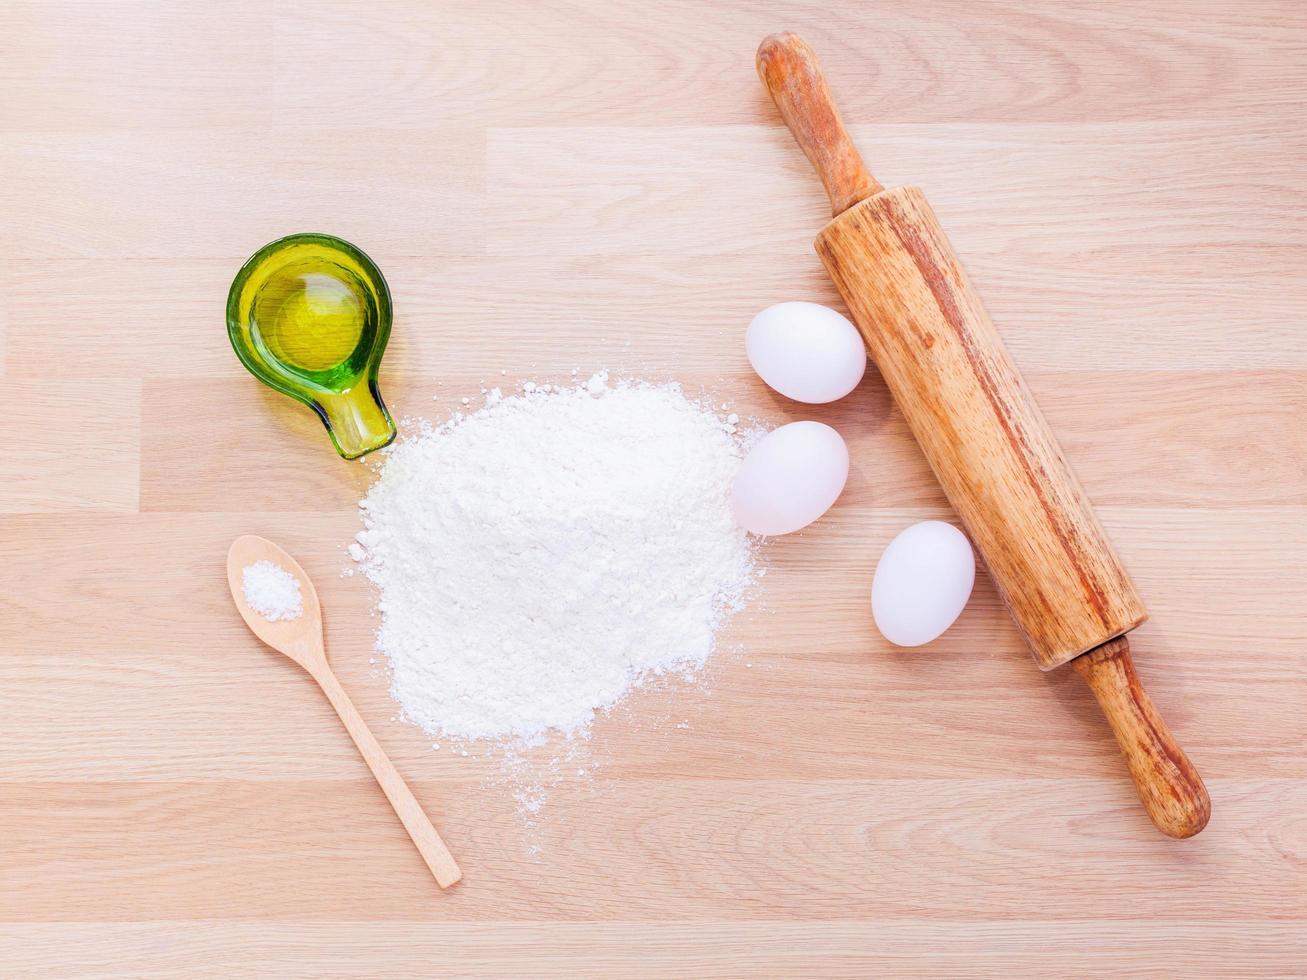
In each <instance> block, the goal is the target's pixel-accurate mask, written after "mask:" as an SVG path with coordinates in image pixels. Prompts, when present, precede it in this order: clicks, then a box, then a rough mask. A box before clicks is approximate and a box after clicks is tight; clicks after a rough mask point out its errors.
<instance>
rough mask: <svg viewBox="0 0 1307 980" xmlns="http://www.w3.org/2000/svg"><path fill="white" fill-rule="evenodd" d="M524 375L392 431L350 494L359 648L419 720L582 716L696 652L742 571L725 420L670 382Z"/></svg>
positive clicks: (504, 726)
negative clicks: (520, 387)
mask: <svg viewBox="0 0 1307 980" xmlns="http://www.w3.org/2000/svg"><path fill="white" fill-rule="evenodd" d="M526 388H527V390H526V392H525V393H524V394H521V395H515V396H511V397H500V394H499V392H498V390H495V391H492V392H491V393H490V395H489V396H488V397H487V399H486V405H485V407H484V408H482V409H480V410H478V411H476V412H474V413H472V414H470V415H466V416H462V415H460V416H456V417H455V418H454V419H453V420H452V421H450V422H449V423H447V424H445V425H443V426H441V427H439V428H435V429H428V430H426V431H424V432H422V433H421V434H419V435H417V436H416V437H414V438H411V439H408V440H406V441H403V442H401V443H399V444H398V445H397V446H396V447H394V448H393V449H392V450H390V452H389V454H388V456H387V457H386V459H385V462H384V464H383V466H382V469H381V475H380V478H379V480H378V482H377V483H376V484H375V485H374V486H373V487H372V489H371V490H370V491H369V493H368V495H367V497H366V498H365V499H364V500H363V501H362V502H361V504H360V507H361V508H362V515H363V522H364V530H363V531H362V532H361V533H360V534H359V536H358V545H359V547H356V548H354V549H352V553H353V554H354V556H355V558H356V559H359V560H361V561H362V562H363V567H364V570H365V571H366V573H367V575H368V576H369V577H370V578H371V579H372V581H373V582H375V583H376V585H377V587H378V588H379V590H380V597H379V601H378V609H379V611H380V613H381V626H380V629H379V631H378V634H377V647H378V649H380V650H381V651H382V652H383V653H384V654H385V655H386V657H387V658H388V659H389V662H390V667H391V676H392V684H393V686H392V693H393V694H394V697H395V699H396V700H397V701H398V702H399V704H400V705H401V707H402V709H403V716H404V717H405V718H406V719H408V720H410V721H412V722H416V723H417V724H419V725H421V726H422V728H423V729H425V730H426V731H427V732H429V733H430V734H432V735H433V736H445V737H451V738H453V739H456V740H457V739H507V738H527V739H530V738H533V737H536V736H540V735H543V734H545V733H547V732H550V731H558V732H563V733H573V732H576V731H578V730H580V729H584V728H585V727H586V726H587V725H588V724H589V723H590V721H591V720H592V719H593V718H594V716H595V714H596V712H598V711H602V710H604V709H606V708H609V707H611V706H612V705H614V704H616V703H617V702H618V701H620V700H621V699H622V697H623V696H624V695H625V694H626V693H627V692H628V691H630V690H631V689H632V688H633V687H634V686H636V685H638V684H639V683H640V682H641V681H642V680H643V679H645V678H647V677H650V676H654V675H658V674H662V673H665V672H667V671H676V672H692V671H693V670H694V669H695V668H696V667H698V666H700V665H702V664H703V663H704V662H705V661H706V660H707V659H708V657H709V655H710V654H711V653H712V650H713V642H714V634H715V632H716V630H717V628H718V627H719V626H720V625H721V623H722V621H723V619H724V617H725V616H726V615H728V614H729V613H730V612H731V611H733V610H735V609H736V608H738V607H739V605H740V604H741V602H742V599H743V593H744V590H745V588H746V586H747V585H748V584H749V582H750V580H751V577H752V573H753V553H752V550H751V545H750V543H749V539H748V537H747V535H746V534H745V532H744V531H742V530H740V529H739V528H737V527H736V526H735V523H734V521H733V520H732V517H731V511H730V506H729V502H728V497H729V489H730V484H731V480H732V479H733V477H734V475H735V471H736V468H737V467H738V465H739V462H740V458H741V451H740V447H739V444H738V441H737V438H736V436H735V435H734V431H735V427H734V426H733V425H730V424H728V423H727V422H725V421H724V420H723V419H721V418H719V417H718V416H717V415H716V414H715V413H714V412H713V411H712V410H711V409H709V408H707V407H704V406H702V405H699V404H696V403H695V402H692V401H690V400H689V399H687V398H686V397H685V396H684V395H683V394H682V393H681V390H680V388H679V387H677V386H675V385H660V386H654V385H647V384H638V383H623V384H620V385H615V386H609V385H608V383H607V378H606V376H605V375H602V374H600V375H596V376H595V377H593V378H591V379H590V381H589V382H587V383H585V384H581V385H578V386H577V387H574V388H562V387H557V386H549V385H542V386H540V387H536V386H534V385H528V386H526ZM731 421H734V419H732V420H731Z"/></svg>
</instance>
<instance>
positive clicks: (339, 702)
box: [313, 668, 463, 888]
mask: <svg viewBox="0 0 1307 980" xmlns="http://www.w3.org/2000/svg"><path fill="white" fill-rule="evenodd" d="M313 679H314V680H316V681H317V682H318V684H319V686H320V687H321V688H322V692H323V693H324V694H326V695H327V700H328V701H330V702H331V706H332V707H333V708H335V709H336V714H338V715H340V720H341V721H343V722H344V723H345V730H346V731H348V732H349V734H350V738H352V739H354V744H355V745H357V746H358V749H359V753H360V754H361V755H362V756H363V761H364V762H366V763H367V764H368V768H369V769H371V770H372V775H374V776H376V777H377V782H378V783H380V784H381V789H382V790H383V791H384V792H385V794H386V799H388V800H390V805H391V806H392V807H394V808H395V813H396V814H397V815H398V816H399V819H400V822H401V823H402V824H403V825H404V829H405V830H407V831H408V835H409V836H410V837H412V838H413V843H414V844H415V845H416V846H417V849H418V852H419V853H420V854H421V855H422V859H423V860H424V861H426V863H427V867H428V868H430V869H431V873H432V874H433V875H434V876H435V878H436V882H437V884H439V885H440V887H441V888H448V887H449V886H450V885H452V884H454V883H455V882H456V881H458V880H459V879H460V878H462V877H463V872H462V871H460V870H459V869H458V864H457V863H455V861H454V856H453V855H452V854H450V853H449V848H448V847H446V846H445V842H444V841H443V840H441V839H440V835H439V834H438V833H436V828H435V827H433V826H431V821H430V820H428V819H427V815H426V813H425V812H424V811H423V809H422V805H421V804H420V803H418V801H417V799H416V798H415V797H414V796H413V791H412V790H410V789H409V788H408V783H406V782H404V777H403V776H401V775H400V774H399V772H398V770H396V769H395V766H394V764H392V763H391V761H390V758H389V756H387V755H386V753H385V750H383V749H382V748H381V745H380V744H379V743H378V742H377V740H376V738H375V737H374V736H373V734H372V730H371V729H369V728H368V726H367V722H365V721H364V720H363V716H362V715H360V714H359V713H358V709H357V708H355V707H354V702H352V701H351V700H350V699H349V696H348V695H347V694H346V693H345V689H344V688H343V687H341V686H340V682H339V681H338V680H336V675H335V674H333V673H332V672H331V671H330V670H329V669H326V668H319V669H318V670H315V671H313Z"/></svg>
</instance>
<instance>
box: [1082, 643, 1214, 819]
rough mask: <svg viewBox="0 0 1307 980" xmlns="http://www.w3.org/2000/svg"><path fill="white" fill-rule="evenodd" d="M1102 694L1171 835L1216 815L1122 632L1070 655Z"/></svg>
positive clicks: (1139, 780) (1144, 795)
mask: <svg viewBox="0 0 1307 980" xmlns="http://www.w3.org/2000/svg"><path fill="white" fill-rule="evenodd" d="M1071 663H1072V664H1073V665H1074V666H1075V668H1076V671H1077V672H1078V673H1079V674H1080V676H1081V677H1083V678H1084V679H1085V683H1087V684H1088V685H1089V689H1090V690H1091V691H1093V692H1094V697H1095V698H1097V699H1098V704H1099V707H1101V708H1102V709H1103V714H1104V715H1106V716H1107V721H1108V724H1110V725H1111V726H1112V731H1113V733H1114V734H1115V735H1116V742H1117V744H1118V745H1119V746H1120V747H1121V752H1122V753H1123V754H1124V755H1125V760H1126V765H1127V766H1129V768H1130V775H1131V777H1132V778H1133V779H1134V781H1135V789H1137V790H1138V791H1139V799H1140V800H1142V801H1143V804H1144V809H1145V810H1147V811H1148V816H1149V817H1150V818H1151V819H1152V821H1153V823H1154V824H1155V825H1156V826H1157V829H1158V830H1160V831H1161V832H1162V833H1164V834H1166V835H1167V836H1168V837H1178V838H1185V837H1192V836H1193V835H1194V834H1196V833H1198V832H1199V831H1200V830H1202V829H1203V828H1204V827H1205V826H1207V818H1208V817H1210V816H1211V815H1212V801H1211V799H1210V798H1209V797H1208V795H1207V787H1206V786H1204V785H1203V781H1202V778H1201V777H1200V776H1199V775H1198V772H1197V771H1196V770H1195V769H1194V767H1193V764H1192V763H1190V761H1189V759H1188V757H1187V756H1186V755H1185V754H1184V751H1183V750H1182V749H1181V748H1180V746H1179V745H1177V744H1176V742H1175V737H1174V736H1173V735H1172V734H1171V732H1170V729H1168V728H1167V727H1166V722H1164V721H1162V717H1161V715H1159V714H1158V713H1157V709H1156V708H1154V707H1153V702H1152V699H1151V698H1149V697H1148V692H1147V691H1145V690H1144V687H1143V685H1142V684H1141V683H1140V681H1139V676H1138V675H1137V674H1136V673H1135V665H1134V663H1133V662H1132V661H1131V659H1130V644H1129V642H1128V641H1127V640H1126V638H1125V637H1124V636H1119V637H1117V638H1116V639H1114V640H1108V641H1107V642H1106V643H1104V644H1103V645H1102V646H1101V647H1098V648H1097V649H1095V650H1090V651H1089V652H1088V653H1086V654H1084V655H1082V656H1080V657H1077V658H1076V659H1075V660H1073V661H1071Z"/></svg>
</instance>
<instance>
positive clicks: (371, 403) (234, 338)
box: [227, 233, 395, 459]
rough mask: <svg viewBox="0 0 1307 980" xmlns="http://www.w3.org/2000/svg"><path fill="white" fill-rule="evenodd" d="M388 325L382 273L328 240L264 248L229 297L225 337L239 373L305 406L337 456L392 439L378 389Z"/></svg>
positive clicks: (304, 238) (356, 251)
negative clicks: (241, 367)
mask: <svg viewBox="0 0 1307 980" xmlns="http://www.w3.org/2000/svg"><path fill="white" fill-rule="evenodd" d="M391 320H392V310H391V300H390V288H389V287H388V286H387V285H386V280H385V277H384V276H382V274H381V270H380V269H378V268H377V266H376V263H374V262H373V261H372V259H371V258H369V257H368V255H367V254H366V253H365V252H363V250H362V249H360V248H358V247H357V246H354V245H352V244H350V243H349V242H347V241H345V240H344V239H341V238H336V237H335V236H332V235H322V234H316V233H305V234H297V235H288V236H287V237H285V238H279V239H277V240H276V241H274V242H270V243H268V244H267V245H265V246H263V248H261V249H259V250H258V251H257V252H255V253H254V255H252V256H251V257H250V258H249V260H248V261H246V262H245V264H244V265H242V266H241V268H240V271H239V272H238V273H237V274H236V278H235V279H234V280H233V281H232V284H231V289H230V291H229V292H228V294H227V336H228V339H229V340H230V341H231V346H232V349H233V350H234V351H235V352H236V356H237V357H238V358H239V359H240V361H241V363H242V364H243V365H245V368H246V370H248V371H249V372H250V373H251V374H252V375H254V377H256V378H258V379H259V380H260V381H261V382H263V383H264V384H265V385H267V386H268V387H269V388H272V389H273V390H275V391H279V392H281V393H282V394H284V395H289V396H290V397H291V398H294V399H296V400H297V401H299V402H302V403H303V404H305V405H307V406H309V407H310V408H311V409H313V410H314V412H316V413H317V415H318V417H319V418H320V419H321V420H322V423H323V425H325V426H326V428H327V433H328V434H329V435H330V436H331V442H332V445H334V446H335V448H336V452H337V453H339V454H340V455H341V456H342V457H344V458H345V459H357V458H358V457H360V456H363V455H366V454H367V453H370V452H374V451H375V450H377V449H381V448H383V447H384V446H388V445H390V443H391V442H393V441H394V439H395V423H394V420H393V419H391V417H390V413H389V411H387V409H386V405H385V402H384V401H382V398H381V392H380V389H379V388H378V385H377V374H378V371H379V368H380V366H381V358H382V355H383V354H384V353H385V350H386V343H387V341H388V340H389V339H390V327H391Z"/></svg>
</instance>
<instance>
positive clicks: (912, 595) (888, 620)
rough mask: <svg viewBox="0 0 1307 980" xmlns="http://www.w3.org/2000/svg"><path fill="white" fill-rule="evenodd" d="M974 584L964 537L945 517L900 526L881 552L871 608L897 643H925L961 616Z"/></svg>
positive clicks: (879, 625) (973, 566)
mask: <svg viewBox="0 0 1307 980" xmlns="http://www.w3.org/2000/svg"><path fill="white" fill-rule="evenodd" d="M975 583H976V556H975V554H974V553H973V552H972V550H971V542H970V541H968V540H967V536H966V535H965V534H963V533H962V532H961V531H959V530H958V529H957V528H955V527H954V526H953V525H952V524H945V523H944V522H943V521H922V522H921V523H920V524H913V525H912V526H911V527H909V528H906V529H904V530H903V531H900V532H899V534H898V536H897V537H896V538H895V539H894V540H893V541H891V542H890V543H889V547H888V548H886V549H885V553H884V554H883V555H881V556H880V563H879V564H878V565H877V566H876V575H875V577H874V578H873V579H872V582H871V612H872V615H873V616H874V617H875V619H876V626H877V628H878V629H879V630H880V631H881V633H882V634H883V635H884V637H885V639H887V640H889V641H890V642H891V643H895V644H897V645H899V646H901V647H917V646H921V644H923V643H929V642H930V641H931V640H933V639H935V637H937V636H939V635H940V634H941V633H943V632H944V631H945V630H946V629H948V628H949V627H950V626H952V625H953V623H954V621H955V620H956V619H957V618H958V616H959V615H961V613H962V610H963V608H964V607H965V606H966V604H967V600H968V599H969V598H971V589H972V586H974V585H975Z"/></svg>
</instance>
